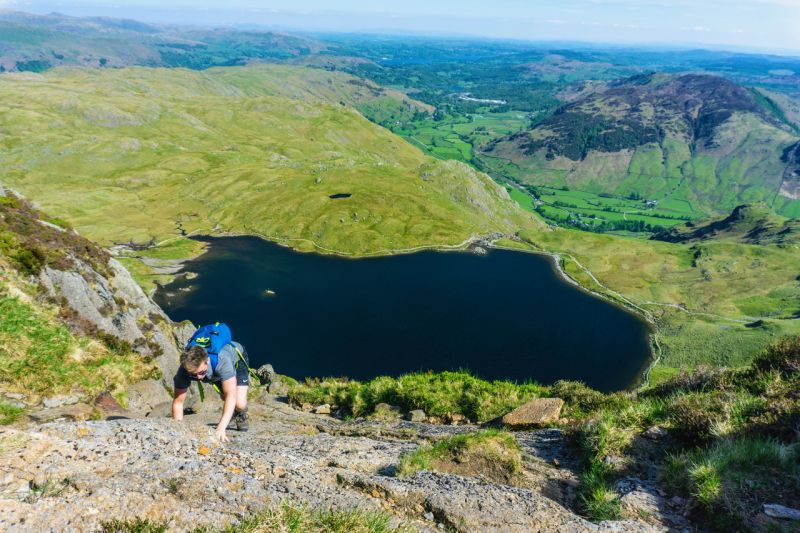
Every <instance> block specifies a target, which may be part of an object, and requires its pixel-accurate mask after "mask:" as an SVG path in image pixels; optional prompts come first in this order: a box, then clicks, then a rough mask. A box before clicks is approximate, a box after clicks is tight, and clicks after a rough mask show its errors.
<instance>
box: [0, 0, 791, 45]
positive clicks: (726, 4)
mask: <svg viewBox="0 0 800 533" xmlns="http://www.w3.org/2000/svg"><path fill="white" fill-rule="evenodd" d="M0 6H2V7H5V8H7V9H15V10H19V11H28V12H33V13H48V12H52V11H58V12H61V13H65V14H68V15H81V16H84V15H105V16H114V17H128V18H135V19H138V20H142V21H146V22H168V23H182V24H199V25H236V24H258V25H264V26H270V27H276V28H282V29H286V30H292V29H294V30H311V31H320V30H323V31H341V32H358V31H364V32H385V33H391V32H404V33H405V32H413V33H420V34H426V35H474V36H486V37H499V38H513V39H525V40H531V41H542V40H545V41H552V40H564V41H585V42H599V43H624V44H662V45H678V46H681V45H707V46H713V45H721V46H723V47H729V48H736V49H749V50H769V51H779V52H780V51H783V52H794V53H800V0H556V1H544V0H527V1H524V0H395V1H392V2H377V1H369V0H341V1H336V0H327V1H324V0H262V1H258V0H226V1H214V0H113V1H102V0H0Z"/></svg>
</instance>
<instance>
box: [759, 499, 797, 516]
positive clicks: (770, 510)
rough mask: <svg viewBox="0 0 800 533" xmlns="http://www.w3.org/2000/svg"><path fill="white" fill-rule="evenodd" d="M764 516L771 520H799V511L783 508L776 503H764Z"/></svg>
mask: <svg viewBox="0 0 800 533" xmlns="http://www.w3.org/2000/svg"><path fill="white" fill-rule="evenodd" d="M764 514H765V515H767V516H770V517H772V518H780V519H782V520H800V509H792V508H791V507H784V506H783V505H779V504H777V503H765V504H764Z"/></svg>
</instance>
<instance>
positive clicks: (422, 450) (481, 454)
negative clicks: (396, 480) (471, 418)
mask: <svg viewBox="0 0 800 533" xmlns="http://www.w3.org/2000/svg"><path fill="white" fill-rule="evenodd" d="M420 470H439V471H444V472H450V473H461V474H462V475H470V474H472V475H475V474H477V475H480V474H483V475H488V476H491V478H492V480H493V481H501V482H502V481H505V482H509V481H513V480H514V479H515V478H517V477H518V476H520V474H521V473H522V449H521V448H520V446H519V444H517V441H516V440H515V439H514V436H513V435H512V434H511V433H509V432H507V431H500V430H496V429H486V430H481V431H477V432H475V433H466V434H460V435H454V436H451V437H447V438H445V439H442V440H439V441H437V442H435V443H433V444H429V445H428V444H426V445H423V446H421V447H419V448H417V449H416V450H414V451H413V452H409V453H406V454H404V455H402V456H401V457H400V463H399V465H398V467H397V474H398V475H400V476H409V475H411V474H413V473H414V472H418V471H420Z"/></svg>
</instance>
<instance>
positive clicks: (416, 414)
mask: <svg viewBox="0 0 800 533" xmlns="http://www.w3.org/2000/svg"><path fill="white" fill-rule="evenodd" d="M427 419H428V417H427V416H426V415H425V411H423V410H422V409H414V410H413V411H409V413H408V414H407V415H406V420H408V421H410V422H425V421H426V420H427Z"/></svg>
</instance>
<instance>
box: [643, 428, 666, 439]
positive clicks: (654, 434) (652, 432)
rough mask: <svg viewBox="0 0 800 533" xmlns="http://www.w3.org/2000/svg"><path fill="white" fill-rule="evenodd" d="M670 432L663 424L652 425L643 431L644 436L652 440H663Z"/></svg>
mask: <svg viewBox="0 0 800 533" xmlns="http://www.w3.org/2000/svg"><path fill="white" fill-rule="evenodd" d="M667 434H668V432H667V430H666V429H664V428H662V427H661V426H652V427H650V428H648V429H647V431H645V432H644V433H642V437H644V438H646V439H650V440H661V439H663V438H665V437H666V436H667Z"/></svg>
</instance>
